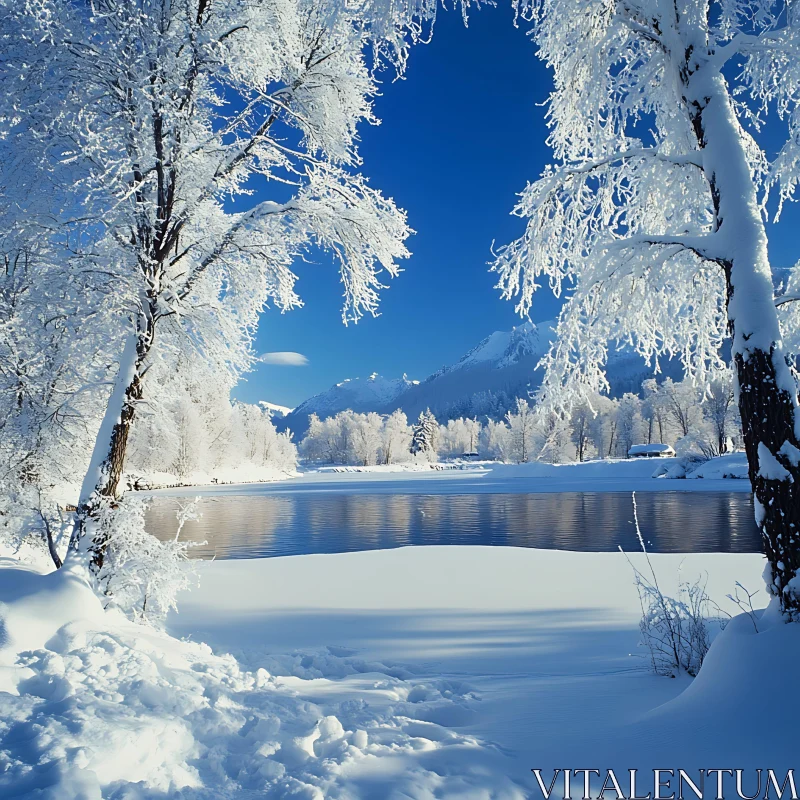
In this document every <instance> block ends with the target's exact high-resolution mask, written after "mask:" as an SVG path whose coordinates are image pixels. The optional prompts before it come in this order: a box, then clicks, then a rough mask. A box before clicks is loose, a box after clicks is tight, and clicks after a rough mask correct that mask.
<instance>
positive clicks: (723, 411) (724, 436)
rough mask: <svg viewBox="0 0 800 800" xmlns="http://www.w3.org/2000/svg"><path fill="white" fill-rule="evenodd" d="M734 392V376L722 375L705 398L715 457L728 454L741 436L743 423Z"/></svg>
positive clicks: (706, 415)
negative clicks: (740, 419)
mask: <svg viewBox="0 0 800 800" xmlns="http://www.w3.org/2000/svg"><path fill="white" fill-rule="evenodd" d="M737 412H738V410H737V408H736V398H735V395H734V390H733V375H732V374H731V373H730V372H727V373H723V374H721V375H720V376H719V377H718V378H716V379H715V380H714V381H712V383H711V385H710V386H709V387H708V391H707V393H706V396H705V397H704V398H703V415H704V417H705V419H706V420H707V422H708V424H709V426H710V427H711V431H712V437H711V450H710V452H711V453H712V454H713V455H721V454H722V453H726V452H728V450H729V449H730V448H731V446H734V445H735V441H737V440H738V439H739V438H740V436H741V423H740V421H739V415H738V413H737Z"/></svg>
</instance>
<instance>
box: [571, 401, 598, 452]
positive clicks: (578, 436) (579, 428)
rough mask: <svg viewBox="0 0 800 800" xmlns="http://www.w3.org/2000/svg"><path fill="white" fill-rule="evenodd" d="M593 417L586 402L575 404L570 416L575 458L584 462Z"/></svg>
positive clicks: (593, 413) (592, 411)
mask: <svg viewBox="0 0 800 800" xmlns="http://www.w3.org/2000/svg"><path fill="white" fill-rule="evenodd" d="M594 417H595V411H594V409H593V408H592V407H591V406H590V405H589V403H588V402H587V401H586V400H582V401H581V402H579V403H576V404H575V405H574V406H573V408H572V411H571V414H570V435H571V439H572V443H573V444H574V445H575V458H577V459H578V461H584V460H585V459H586V457H587V456H588V454H589V445H590V443H591V435H590V428H591V424H592V420H593V419H594Z"/></svg>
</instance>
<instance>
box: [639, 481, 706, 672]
mask: <svg viewBox="0 0 800 800" xmlns="http://www.w3.org/2000/svg"><path fill="white" fill-rule="evenodd" d="M633 519H634V523H635V525H636V535H637V537H638V539H639V544H640V546H641V548H642V553H643V554H644V557H645V560H646V562H647V574H646V573H644V572H642V571H641V570H639V569H638V568H637V567H636V566H635V565H634V564H633V562H632V561H631V560H630V558H628V562H629V563H630V565H631V568H632V569H633V572H634V576H635V583H636V589H637V590H638V592H639V601H640V603H641V606H642V619H641V621H640V623H639V630H640V631H641V634H642V645H643V646H644V647H646V648H647V650H648V652H649V657H650V663H651V665H652V668H653V671H654V672H655V673H656V674H657V675H668V676H670V677H676V676H677V675H679V674H680V673H687V674H688V675H691V676H695V675H697V673H698V672H699V671H700V667H701V666H702V664H703V660H704V659H705V657H706V653H708V648H709V644H710V639H709V632H708V625H707V624H706V620H707V618H708V617H709V611H710V608H709V607H710V604H711V599H710V598H709V596H708V594H707V593H706V584H705V581H703V580H702V579H701V578H698V579H697V580H696V581H694V582H693V583H690V582H688V581H681V582H680V583H679V585H678V597H677V598H675V597H669V596H668V595H665V594H664V592H663V591H662V590H661V587H660V586H659V583H658V577H657V575H656V571H655V568H654V567H653V563H652V561H651V560H650V556H649V554H648V552H647V548H646V546H645V543H644V538H643V537H642V532H641V530H640V528H639V516H638V512H637V509H636V493H635V492H634V493H633ZM626 558H627V556H626Z"/></svg>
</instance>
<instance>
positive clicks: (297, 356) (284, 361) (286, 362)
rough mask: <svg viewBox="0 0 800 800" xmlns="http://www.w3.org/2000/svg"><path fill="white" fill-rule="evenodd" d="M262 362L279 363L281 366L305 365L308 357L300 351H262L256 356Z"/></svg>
mask: <svg viewBox="0 0 800 800" xmlns="http://www.w3.org/2000/svg"><path fill="white" fill-rule="evenodd" d="M258 360H259V361H261V362H262V363H263V364H279V365H280V366H282V367H305V366H307V365H308V359H307V358H306V357H305V356H304V355H303V354H302V353H292V352H286V353H264V354H263V355H260V356H259V357H258Z"/></svg>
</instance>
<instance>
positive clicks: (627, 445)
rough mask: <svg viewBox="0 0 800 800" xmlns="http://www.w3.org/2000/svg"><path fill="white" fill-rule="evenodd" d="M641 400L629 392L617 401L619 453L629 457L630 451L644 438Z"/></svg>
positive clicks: (616, 428) (620, 455)
mask: <svg viewBox="0 0 800 800" xmlns="http://www.w3.org/2000/svg"><path fill="white" fill-rule="evenodd" d="M641 405H642V402H641V400H640V399H639V398H638V397H637V396H636V395H635V394H631V393H630V392H627V393H626V394H624V395H623V396H622V397H621V398H620V399H619V402H618V403H617V408H616V425H615V430H616V439H617V455H618V456H619V457H620V458H627V457H628V451H629V450H630V449H631V447H633V445H635V444H639V443H641V442H642V439H643V432H644V431H643V427H644V426H643V423H642V416H641Z"/></svg>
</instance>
